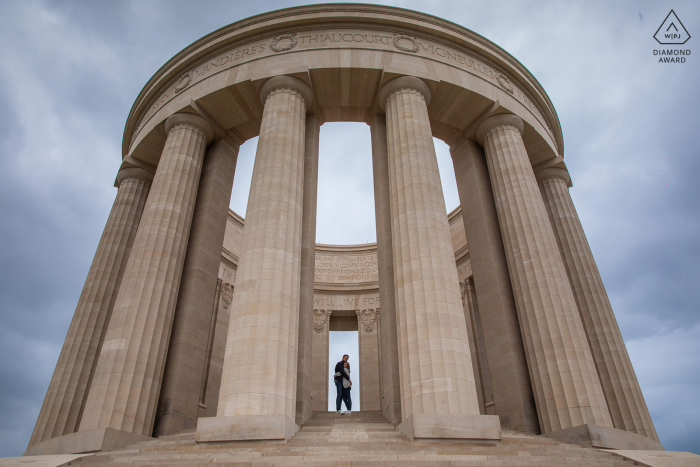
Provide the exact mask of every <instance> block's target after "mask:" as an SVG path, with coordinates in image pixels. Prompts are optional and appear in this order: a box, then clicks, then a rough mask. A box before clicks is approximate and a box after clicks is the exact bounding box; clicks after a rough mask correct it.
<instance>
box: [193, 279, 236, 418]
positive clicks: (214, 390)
mask: <svg viewBox="0 0 700 467" xmlns="http://www.w3.org/2000/svg"><path fill="white" fill-rule="evenodd" d="M234 280H235V278H234ZM233 289H234V287H233V284H230V283H228V282H221V286H220V288H219V294H218V296H217V301H216V303H215V305H214V306H215V310H216V313H215V319H216V323H214V334H213V336H212V341H211V342H210V349H211V350H210V355H211V356H210V358H209V361H208V367H207V369H208V375H207V379H206V380H205V382H204V383H205V387H204V389H203V391H204V393H203V394H202V397H201V399H202V402H203V403H204V405H205V406H206V408H204V407H201V406H200V408H199V411H198V412H197V417H198V418H201V417H215V416H216V409H217V405H218V404H219V390H220V389H221V373H222V368H223V366H224V353H225V351H226V338H227V337H228V325H229V320H230V318H231V300H232V299H233Z"/></svg>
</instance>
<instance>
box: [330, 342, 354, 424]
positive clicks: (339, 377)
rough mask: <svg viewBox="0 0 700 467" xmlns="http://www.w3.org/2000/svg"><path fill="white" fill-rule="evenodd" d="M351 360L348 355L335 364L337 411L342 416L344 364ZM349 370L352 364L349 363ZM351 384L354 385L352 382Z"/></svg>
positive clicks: (334, 378) (334, 379)
mask: <svg viewBox="0 0 700 467" xmlns="http://www.w3.org/2000/svg"><path fill="white" fill-rule="evenodd" d="M349 358H350V356H349V355H348V354H345V355H343V359H342V360H341V361H339V362H338V363H336V364H335V371H334V372H333V373H335V376H334V377H333V381H334V382H335V390H336V394H337V395H336V397H335V410H336V412H338V413H339V414H341V415H342V413H341V411H340V403H341V402H342V401H343V363H348V359H349ZM348 369H350V363H348ZM348 381H349V380H348ZM350 384H352V381H350Z"/></svg>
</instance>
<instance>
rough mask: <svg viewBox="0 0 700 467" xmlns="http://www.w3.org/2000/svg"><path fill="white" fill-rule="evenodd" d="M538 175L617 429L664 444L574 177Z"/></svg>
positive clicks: (550, 171) (554, 173)
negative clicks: (586, 226)
mask: <svg viewBox="0 0 700 467" xmlns="http://www.w3.org/2000/svg"><path fill="white" fill-rule="evenodd" d="M536 175H537V178H538V180H539V187H540V193H541V194H542V198H543V200H544V205H545V207H546V209H547V214H548V215H549V220H550V222H551V224H552V227H553V229H554V236H555V237H556V240H557V245H558V246H559V251H560V252H561V256H562V259H563V260H564V266H565V268H566V272H567V276H568V278H569V281H570V284H571V289H572V290H573V293H574V298H575V299H576V304H577V305H578V310H579V312H580V314H581V318H582V320H583V326H584V328H585V330H586V335H587V337H588V342H589V344H590V347H591V352H592V353H593V359H594V361H595V364H596V368H597V370H598V375H599V377H600V382H601V384H602V386H603V391H604V394H605V399H606V400H607V403H608V408H609V409H610V415H611V417H612V422H613V425H614V426H615V428H618V429H620V430H626V431H631V432H632V433H637V434H640V435H643V436H646V437H648V438H651V439H653V440H655V441H658V437H657V435H656V430H655V429H654V424H653V422H652V420H651V415H650V414H649V410H648V409H647V406H646V403H645V401H644V396H643V395H642V390H641V388H640V387H639V382H638V381H637V377H636V376H635V374H634V369H633V368H632V362H631V361H630V358H629V355H628V354H627V348H626V347H625V343H624V341H623V339H622V334H621V333H620V328H619V327H618V325H617V320H616V319H615V315H614V313H613V310H612V306H611V305H610V300H609V299H608V294H607V293H606V292H605V287H604V286H603V280H602V279H601V277H600V273H599V272H598V267H597V266H596V263H595V260H594V259H593V252H592V251H591V248H590V246H589V244H588V240H587V239H586V235H585V233H584V232H583V227H582V225H581V221H580V220H579V217H578V214H577V213H576V208H575V207H574V203H573V201H572V200H571V196H570V195H569V189H568V187H567V184H568V181H569V175H568V173H567V172H566V171H565V170H564V169H559V168H549V169H544V170H543V171H541V172H538V173H537V174H536Z"/></svg>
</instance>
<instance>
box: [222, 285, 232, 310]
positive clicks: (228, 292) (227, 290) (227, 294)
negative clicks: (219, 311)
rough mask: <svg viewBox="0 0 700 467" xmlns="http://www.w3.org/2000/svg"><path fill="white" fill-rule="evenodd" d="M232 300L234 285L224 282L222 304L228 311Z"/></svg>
mask: <svg viewBox="0 0 700 467" xmlns="http://www.w3.org/2000/svg"><path fill="white" fill-rule="evenodd" d="M231 300H233V285H231V284H229V283H228V282H224V285H223V287H221V302H222V303H223V305H224V308H225V309H227V310H228V308H229V307H230V306H231Z"/></svg>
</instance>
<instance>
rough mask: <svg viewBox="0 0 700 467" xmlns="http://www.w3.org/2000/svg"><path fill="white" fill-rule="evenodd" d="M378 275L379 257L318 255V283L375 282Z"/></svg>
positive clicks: (316, 269)
mask: <svg viewBox="0 0 700 467" xmlns="http://www.w3.org/2000/svg"><path fill="white" fill-rule="evenodd" d="M377 274H378V273H377V255H337V256H335V255H333V256H332V255H316V265H315V269H314V279H315V280H316V281H317V282H328V283H347V282H373V281H377V280H379V276H378V275H377Z"/></svg>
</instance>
